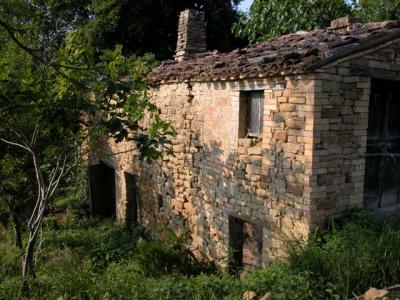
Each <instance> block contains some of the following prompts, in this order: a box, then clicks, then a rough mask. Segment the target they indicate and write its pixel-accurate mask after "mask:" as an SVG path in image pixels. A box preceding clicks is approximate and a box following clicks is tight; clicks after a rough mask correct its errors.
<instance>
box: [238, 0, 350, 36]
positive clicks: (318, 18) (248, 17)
mask: <svg viewBox="0 0 400 300" xmlns="http://www.w3.org/2000/svg"><path fill="white" fill-rule="evenodd" d="M350 11H351V7H350V6H349V5H348V4H347V3H346V2H345V1H344V0H254V2H253V4H252V5H251V7H250V11H249V12H248V13H247V14H244V15H242V17H241V18H240V21H239V22H238V23H236V24H235V25H234V26H233V32H234V33H235V35H236V36H237V37H241V38H247V39H248V40H249V41H250V42H251V43H256V42H262V41H265V40H267V39H269V38H271V37H275V36H280V35H283V34H287V33H291V32H296V31H299V30H311V29H314V28H324V27H327V26H329V24H330V22H331V20H333V19H336V18H338V17H342V16H344V15H347V14H349V13H350Z"/></svg>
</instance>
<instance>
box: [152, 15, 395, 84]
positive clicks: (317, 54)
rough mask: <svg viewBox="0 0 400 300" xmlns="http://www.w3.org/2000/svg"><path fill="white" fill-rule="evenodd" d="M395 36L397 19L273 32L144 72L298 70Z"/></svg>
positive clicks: (251, 74)
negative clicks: (264, 37) (257, 40)
mask: <svg viewBox="0 0 400 300" xmlns="http://www.w3.org/2000/svg"><path fill="white" fill-rule="evenodd" d="M397 37H400V24H399V21H385V22H374V23H367V24H352V25H350V26H348V27H344V28H336V29H335V28H325V29H315V30H313V31H309V32H297V33H293V34H288V35H284V36H281V37H277V38H273V39H270V40H268V41H267V42H265V43H261V44H255V45H251V46H249V47H247V48H243V49H237V50H234V51H232V52H229V53H220V52H218V51H213V52H206V53H201V54H198V55H196V56H195V57H194V58H193V59H190V60H184V61H181V62H178V61H175V60H169V61H164V62H162V63H161V65H160V66H159V67H157V68H155V69H153V71H152V72H151V73H150V74H149V76H148V78H149V81H150V83H152V84H157V83H160V82H173V81H185V80H196V81H212V80H229V79H239V78H256V77H268V76H274V75H286V74H302V73H305V72H310V71H312V70H314V69H315V68H318V67H321V66H323V65H325V64H327V63H329V62H332V61H335V60H337V59H339V58H342V57H345V56H348V55H350V54H352V53H355V52H358V51H362V50H364V49H368V48H371V47H373V46H376V45H379V44H381V43H383V42H386V41H390V40H392V39H394V38H397Z"/></svg>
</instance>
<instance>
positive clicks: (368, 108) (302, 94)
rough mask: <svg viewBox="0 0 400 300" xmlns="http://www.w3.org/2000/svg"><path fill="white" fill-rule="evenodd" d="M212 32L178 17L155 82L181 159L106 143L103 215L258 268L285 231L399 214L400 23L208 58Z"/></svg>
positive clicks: (98, 186) (99, 205) (339, 24)
mask: <svg viewBox="0 0 400 300" xmlns="http://www.w3.org/2000/svg"><path fill="white" fill-rule="evenodd" d="M204 24H205V22H204V13H203V12H200V11H196V10H186V11H184V12H182V13H181V15H180V22H179V34H178V43H177V51H176V56H175V59H174V60H170V61H164V62H162V64H161V66H159V67H157V68H155V69H154V70H153V71H152V72H151V73H150V74H149V82H150V84H151V90H150V92H151V96H152V100H153V101H154V103H156V104H157V106H158V107H159V109H160V111H161V117H162V118H163V119H165V120H168V121H170V122H171V123H172V125H173V126H174V128H175V130H176V131H177V136H176V137H174V138H173V139H172V142H173V153H174V155H173V156H172V155H166V156H164V158H163V159H162V160H160V161H158V162H155V163H152V164H147V163H144V162H140V161H139V160H138V159H137V153H136V152H135V151H129V149H133V145H132V144H130V143H127V142H122V143H118V144H115V143H114V142H113V141H108V142H107V143H104V144H102V145H101V147H99V152H98V156H97V159H96V160H94V161H93V164H92V165H91V166H90V167H89V177H90V194H91V205H92V210H93V213H95V214H100V215H107V214H109V215H111V214H114V215H116V217H117V219H118V220H121V221H125V222H128V223H130V224H131V223H135V222H138V223H140V224H143V225H144V226H145V227H146V228H148V229H149V231H150V232H151V233H153V234H154V235H157V234H158V233H159V232H162V230H163V229H165V228H171V229H173V230H175V231H186V232H188V233H189V234H190V236H191V249H192V250H193V251H194V253H195V254H197V255H199V256H202V257H205V258H208V259H212V260H214V261H216V262H218V263H220V264H222V265H223V264H226V263H227V258H228V257H230V258H231V260H230V262H231V263H232V264H231V266H232V267H235V266H248V267H255V266H262V265H263V266H266V265H268V264H269V263H270V262H271V261H272V260H273V259H275V258H276V257H277V256H278V255H280V253H281V251H280V249H281V237H282V236H289V237H298V238H299V237H300V238H301V237H304V238H306V237H307V235H308V234H309V233H310V231H312V230H314V229H315V228H316V227H317V226H323V224H324V223H325V221H326V220H327V219H328V218H330V217H335V216H338V215H340V214H341V213H343V212H344V211H346V210H348V209H351V208H361V207H365V208H369V209H373V210H375V211H376V212H377V213H379V214H381V215H385V214H387V213H392V212H395V211H396V210H397V209H398V207H399V198H400V171H399V170H400V24H399V22H398V21H385V22H379V23H368V24H359V23H353V20H352V19H351V18H350V17H344V18H341V19H338V20H334V21H332V23H331V26H330V27H329V28H324V29H315V30H313V31H310V32H297V33H293V34H289V35H285V36H281V37H278V38H273V39H270V40H269V41H267V42H265V43H261V44H256V45H251V46H249V47H247V48H244V49H238V50H234V51H232V52H230V53H219V52H217V51H212V52H209V51H207V50H206V35H205V25H204ZM110 153H114V154H115V153H121V154H115V155H113V156H112V155H109V154H110ZM160 230H161V231H160ZM231 250H233V251H231Z"/></svg>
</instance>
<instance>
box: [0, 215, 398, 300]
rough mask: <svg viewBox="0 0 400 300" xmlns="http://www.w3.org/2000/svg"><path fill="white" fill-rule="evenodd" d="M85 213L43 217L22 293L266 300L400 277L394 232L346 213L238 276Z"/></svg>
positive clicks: (181, 242)
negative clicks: (248, 295) (264, 299)
mask: <svg viewBox="0 0 400 300" xmlns="http://www.w3.org/2000/svg"><path fill="white" fill-rule="evenodd" d="M83 212H84V211H82V210H81V211H76V210H73V211H72V212H71V211H70V213H67V214H66V213H63V214H61V213H58V214H56V215H54V216H50V217H47V218H46V219H45V222H44V227H43V230H42V233H41V239H40V240H41V242H40V246H39V251H38V253H37V257H36V258H35V259H36V263H37V277H36V278H31V279H30V280H29V282H28V292H27V294H26V296H24V297H25V298H31V299H187V298H188V296H189V295H190V298H191V299H241V298H242V295H243V293H244V292H245V291H249V290H251V291H255V292H257V294H258V295H260V296H262V295H264V294H265V293H267V292H271V293H272V297H273V299H347V298H348V297H349V296H352V295H353V293H354V294H360V293H363V292H364V291H365V290H367V289H368V288H369V287H370V286H374V287H385V286H389V285H393V284H395V283H398V279H399V278H400V253H399V251H398V249H399V247H400V229H399V228H398V227H397V225H394V224H392V225H380V224H377V223H374V222H373V221H372V220H371V219H370V218H367V217H365V215H364V214H354V213H353V214H352V215H351V216H348V217H345V218H343V219H342V220H339V221H335V222H332V223H331V224H330V226H329V230H327V231H317V232H316V233H315V234H313V235H312V237H311V239H310V240H309V242H308V243H304V242H300V241H294V240H290V241H287V242H286V244H287V247H286V248H287V257H286V258H285V259H283V260H281V261H278V262H276V263H274V264H273V265H272V266H271V267H269V268H267V269H263V270H258V271H252V272H249V273H247V274H246V275H245V276H242V278H240V276H239V275H227V274H225V273H222V272H221V271H218V270H217V269H216V268H213V267H210V265H209V264H205V265H203V264H201V263H199V262H197V260H196V259H194V258H193V257H192V256H191V254H190V252H189V251H188V249H187V241H186V239H185V238H184V237H174V236H173V235H171V236H169V237H168V238H166V240H165V241H163V242H158V241H151V240H149V239H148V238H147V237H146V235H145V233H144V231H143V230H142V229H140V228H136V229H134V230H133V231H127V230H126V229H125V228H124V227H123V226H122V225H118V224H114V223H113V222H111V221H110V220H98V219H90V218H86V217H84V215H83V214H82V213H83ZM0 253H2V255H1V256H0V299H18V297H19V293H20V287H21V282H22V281H21V278H20V273H19V272H18V270H19V268H20V267H21V266H20V263H19V262H20V256H21V254H22V253H21V250H18V249H17V248H16V247H15V246H14V245H13V243H12V236H11V234H10V233H7V232H3V233H1V234H0Z"/></svg>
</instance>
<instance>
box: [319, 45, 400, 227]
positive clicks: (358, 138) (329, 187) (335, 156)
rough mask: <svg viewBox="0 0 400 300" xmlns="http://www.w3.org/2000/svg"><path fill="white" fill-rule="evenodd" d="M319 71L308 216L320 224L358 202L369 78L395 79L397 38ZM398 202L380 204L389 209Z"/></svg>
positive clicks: (399, 53) (398, 76)
mask: <svg viewBox="0 0 400 300" xmlns="http://www.w3.org/2000/svg"><path fill="white" fill-rule="evenodd" d="M318 72H319V73H318V74H316V80H315V85H316V89H315V92H316V93H315V99H316V101H315V119H314V124H315V125H314V145H313V149H314V150H313V164H312V165H313V166H312V172H313V176H312V181H311V190H312V193H311V194H312V199H313V205H314V206H316V208H317V212H316V213H315V214H314V215H313V221H315V223H319V224H321V223H322V222H324V220H326V218H327V217H334V216H337V215H339V214H341V213H342V212H343V211H345V210H348V209H351V208H361V207H363V202H364V178H365V165H366V159H365V158H366V157H365V154H366V143H367V129H368V117H369V114H368V109H369V100H370V94H371V77H373V78H377V79H386V80H388V79H390V80H400V43H399V42H398V41H397V42H396V41H393V42H390V43H388V44H386V45H382V46H381V47H379V48H378V49H371V50H369V51H366V52H364V53H359V54H357V55H355V56H353V57H349V58H346V59H343V60H341V61H338V62H335V63H333V64H331V65H328V66H326V67H325V68H323V69H321V70H318ZM370 117H371V118H374V117H376V116H370ZM397 207H398V205H396V207H386V208H385V207H383V208H382V209H383V210H386V211H390V212H392V211H393V210H394V209H396V208H397Z"/></svg>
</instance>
